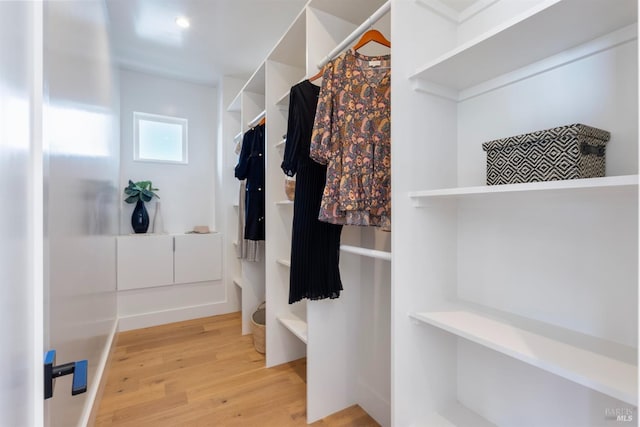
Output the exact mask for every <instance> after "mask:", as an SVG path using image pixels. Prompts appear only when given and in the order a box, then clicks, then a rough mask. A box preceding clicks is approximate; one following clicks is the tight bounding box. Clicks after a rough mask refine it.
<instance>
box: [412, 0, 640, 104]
mask: <svg viewBox="0 0 640 427" xmlns="http://www.w3.org/2000/svg"><path fill="white" fill-rule="evenodd" d="M636 9H637V6H636V2H635V0H623V1H620V2H618V3H616V7H615V8H613V7H611V6H610V4H608V2H582V1H575V0H555V1H554V0H549V1H546V2H543V3H542V4H540V5H539V6H537V7H535V8H532V9H530V10H529V11H527V12H526V13H523V14H521V15H519V16H516V17H515V18H514V19H511V20H510V21H507V22H505V23H504V24H503V25H500V26H498V27H496V29H495V30H493V31H490V32H488V33H485V34H483V35H481V36H480V37H478V38H476V39H473V40H470V41H469V42H467V43H464V44H463V45H461V46H459V47H458V48H456V49H454V50H452V51H450V52H449V53H447V54H445V55H443V56H441V57H440V58H438V59H436V60H434V61H432V62H430V63H428V64H426V65H425V66H423V67H422V68H420V69H418V70H417V71H416V72H415V73H414V74H413V75H412V76H411V78H412V79H415V80H423V81H426V82H428V83H430V84H432V85H435V86H436V88H437V87H439V88H440V93H441V94H449V95H450V96H449V95H445V96H446V97H450V98H456V97H457V94H456V92H460V91H462V90H465V89H468V88H470V87H473V86H475V85H478V84H480V83H482V82H486V81H488V80H490V79H492V78H495V77H498V76H501V75H504V74H507V73H510V72H512V71H515V70H518V69H520V68H522V67H524V66H527V65H529V64H532V63H534V62H537V61H541V60H543V59H545V58H549V57H551V56H553V55H556V54H559V53H560V52H563V51H566V50H568V49H571V48H573V47H575V46H577V45H579V44H581V43H585V42H589V41H591V40H593V39H595V38H598V37H600V36H603V35H604V34H607V33H610V32H612V31H615V30H618V29H620V28H622V27H625V26H629V25H632V24H633V23H634V22H635V19H636V16H637V10H636ZM567 22H580V23H581V25H579V26H577V27H579V28H572V29H571V31H568V30H567ZM541 28H544V31H540V29H541ZM417 89H418V90H421V89H420V88H417ZM426 91H428V92H431V89H427V90H426ZM436 92H438V90H437V89H436ZM434 93H435V92H434Z"/></svg>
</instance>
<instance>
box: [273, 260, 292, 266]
mask: <svg viewBox="0 0 640 427" xmlns="http://www.w3.org/2000/svg"><path fill="white" fill-rule="evenodd" d="M276 262H277V263H278V264H280V265H283V266H285V267H288V268H291V261H289V260H288V259H284V258H278V259H277V260H276Z"/></svg>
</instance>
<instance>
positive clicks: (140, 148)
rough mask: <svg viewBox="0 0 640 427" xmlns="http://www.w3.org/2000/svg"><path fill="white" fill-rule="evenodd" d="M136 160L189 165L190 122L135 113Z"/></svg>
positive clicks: (134, 148)
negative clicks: (188, 140)
mask: <svg viewBox="0 0 640 427" xmlns="http://www.w3.org/2000/svg"><path fill="white" fill-rule="evenodd" d="M133 133H134V147H133V159H134V160H137V161H143V162H163V163H181V164H187V163H188V159H187V119H181V118H178V117H167V116H159V115H156V114H147V113H138V112H134V113H133Z"/></svg>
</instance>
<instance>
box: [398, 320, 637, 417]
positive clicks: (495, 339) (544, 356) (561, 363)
mask: <svg viewBox="0 0 640 427" xmlns="http://www.w3.org/2000/svg"><path fill="white" fill-rule="evenodd" d="M410 316H411V317H412V318H413V319H415V320H418V321H420V322H424V323H426V324H428V325H431V326H434V327H436V328H439V329H443V330H445V331H447V332H449V333H451V334H454V335H457V336H459V337H462V338H465V339H467V340H469V341H471V342H474V343H476V344H480V345H482V346H485V347H487V348H490V349H492V350H494V351H497V352H499V353H502V354H505V355H507V356H510V357H513V358H515V359H517V360H520V361H522V362H525V363H527V364H529V365H532V366H535V367H538V368H540V369H543V370H545V371H548V372H551V373H553V374H555V375H558V376H560V377H563V378H565V379H568V380H570V381H573V382H575V383H578V384H580V385H583V386H585V387H588V388H590V389H593V390H596V391H599V392H601V393H604V394H606V395H609V396H612V397H614V398H616V399H619V400H621V401H623V402H626V403H629V404H631V405H635V404H636V401H637V382H636V379H637V377H638V367H637V366H636V365H633V364H630V363H625V362H623V361H620V360H618V359H614V358H613V357H609V356H606V355H604V354H600V353H596V352H594V351H590V350H586V349H583V348H579V347H576V346H573V345H569V344H566V343H565V341H564V340H562V339H557V336H556V338H555V339H552V338H550V337H548V336H545V335H542V334H539V333H537V332H531V331H529V330H525V329H522V328H520V327H517V326H514V325H513V324H511V323H510V322H508V321H506V320H498V319H495V318H492V317H489V316H486V315H483V314H478V313H475V312H471V311H467V310H464V309H448V310H443V311H429V312H423V313H413V314H411V315H410ZM558 330H560V329H559V328H558Z"/></svg>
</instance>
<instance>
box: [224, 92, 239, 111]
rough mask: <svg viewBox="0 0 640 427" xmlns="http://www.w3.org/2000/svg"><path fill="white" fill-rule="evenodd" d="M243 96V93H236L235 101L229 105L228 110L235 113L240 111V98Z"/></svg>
mask: <svg viewBox="0 0 640 427" xmlns="http://www.w3.org/2000/svg"><path fill="white" fill-rule="evenodd" d="M241 97H242V94H241V93H238V94H237V95H236V97H235V98H233V101H231V103H230V104H229V106H228V107H227V111H229V112H234V113H239V112H240V98H241Z"/></svg>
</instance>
